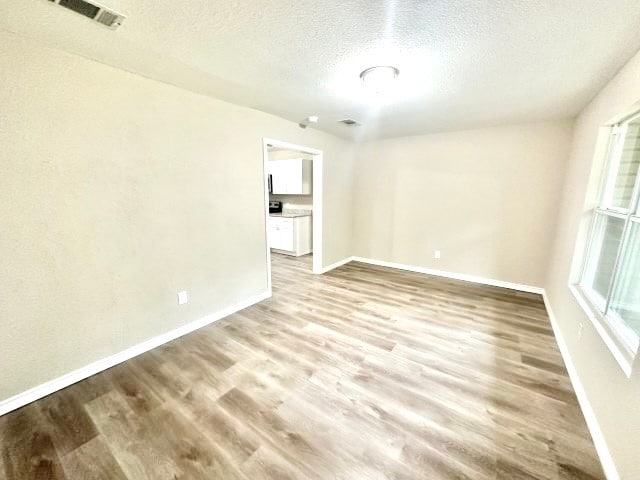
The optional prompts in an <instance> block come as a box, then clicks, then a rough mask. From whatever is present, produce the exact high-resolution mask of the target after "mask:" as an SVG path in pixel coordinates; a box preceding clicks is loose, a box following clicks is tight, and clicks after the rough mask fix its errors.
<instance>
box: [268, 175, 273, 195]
mask: <svg viewBox="0 0 640 480" xmlns="http://www.w3.org/2000/svg"><path fill="white" fill-rule="evenodd" d="M267 180H268V181H269V193H273V175H271V174H269V176H268V177H267Z"/></svg>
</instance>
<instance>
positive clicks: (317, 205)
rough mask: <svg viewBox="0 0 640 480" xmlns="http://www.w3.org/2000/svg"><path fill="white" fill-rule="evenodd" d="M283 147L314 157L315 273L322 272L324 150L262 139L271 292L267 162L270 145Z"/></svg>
mask: <svg viewBox="0 0 640 480" xmlns="http://www.w3.org/2000/svg"><path fill="white" fill-rule="evenodd" d="M270 146H271V147H277V148H283V149H287V150H293V151H296V152H300V153H306V154H308V155H311V156H312V157H313V161H312V164H311V165H312V168H313V179H312V182H311V185H312V187H311V188H312V190H311V192H312V195H313V213H312V216H311V218H312V220H313V237H312V238H313V273H316V274H320V273H322V256H323V255H322V253H323V249H322V193H323V192H322V190H323V189H322V184H323V182H322V181H323V177H322V172H323V154H322V150H317V149H315V148H310V147H303V146H301V145H296V144H293V143H289V142H283V141H282V140H275V139H273V138H266V137H264V138H263V139H262V176H263V179H264V182H263V186H264V215H265V216H264V233H265V244H266V254H267V286H268V290H269V293H271V249H270V248H269V239H268V238H267V235H268V226H267V222H268V221H269V178H268V176H267V162H268V161H269V151H268V148H269V147H270Z"/></svg>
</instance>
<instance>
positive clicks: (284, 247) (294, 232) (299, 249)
mask: <svg viewBox="0 0 640 480" xmlns="http://www.w3.org/2000/svg"><path fill="white" fill-rule="evenodd" d="M311 228H312V227H311V216H310V215H307V216H304V217H281V216H270V217H269V224H268V226H267V230H268V235H267V240H268V242H269V247H270V248H271V249H272V250H274V251H276V252H278V253H284V254H286V255H294V256H296V257H298V256H300V255H306V254H307V253H311V251H312V244H311V241H312V234H311Z"/></svg>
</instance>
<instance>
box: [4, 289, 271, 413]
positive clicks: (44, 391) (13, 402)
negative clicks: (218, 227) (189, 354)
mask: <svg viewBox="0 0 640 480" xmlns="http://www.w3.org/2000/svg"><path fill="white" fill-rule="evenodd" d="M269 297H271V292H269V291H266V292H262V293H260V294H258V295H254V296H252V297H249V298H247V299H246V300H243V301H241V302H237V303H234V304H233V305H230V306H228V307H226V308H223V309H222V310H218V311H217V312H214V313H211V314H209V315H207V316H205V317H202V318H199V319H198V320H195V321H193V322H191V323H188V324H186V325H183V326H182V327H178V328H176V329H175V330H171V331H170V332H167V333H163V334H162V335H159V336H157V337H153V338H151V339H149V340H146V341H144V342H142V343H139V344H137V345H134V346H133V347H129V348H127V349H126V350H123V351H121V352H118V353H116V354H114V355H110V356H108V357H106V358H103V359H101V360H98V361H96V362H93V363H91V364H89V365H86V366H84V367H82V368H79V369H77V370H74V371H72V372H69V373H66V374H64V375H62V376H61V377H58V378H55V379H53V380H50V381H48V382H45V383H43V384H41V385H38V386H37V387H33V388H31V389H29V390H27V391H25V392H22V393H19V394H17V395H14V396H13V397H9V398H7V399H6V400H2V401H0V415H4V414H5V413H8V412H10V411H12V410H15V409H17V408H20V407H23V406H24V405H27V404H29V403H31V402H33V401H35V400H38V399H39V398H42V397H46V396H47V395H50V394H51V393H53V392H56V391H58V390H61V389H63V388H65V387H68V386H69V385H72V384H74V383H76V382H79V381H80V380H84V379H85V378H87V377H90V376H91V375H95V374H96V373H99V372H102V371H103V370H106V369H108V368H111V367H113V366H115V365H117V364H119V363H122V362H125V361H127V360H129V359H130V358H133V357H136V356H138V355H140V354H142V353H144V352H147V351H149V350H151V349H154V348H156V347H159V346H160V345H163V344H165V343H167V342H170V341H171V340H175V339H176V338H178V337H182V336H183V335H186V334H187V333H191V332H193V331H194V330H198V329H199V328H202V327H204V326H206V325H209V324H210V323H213V322H215V321H216V320H220V319H221V318H224V317H227V316H229V315H231V314H232V313H235V312H238V311H240V310H242V309H244V308H247V307H250V306H251V305H253V304H256V303H258V302H261V301H262V300H265V299H266V298H269Z"/></svg>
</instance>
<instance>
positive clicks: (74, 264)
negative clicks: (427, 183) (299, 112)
mask: <svg viewBox="0 0 640 480" xmlns="http://www.w3.org/2000/svg"><path fill="white" fill-rule="evenodd" d="M0 84H1V85H2V88H1V89H0V112H2V113H1V118H0V145H2V148H1V149H0V165H1V170H2V174H1V175H0V225H1V230H2V232H1V233H0V252H1V253H2V261H1V262H0V263H1V264H2V268H1V269H0V292H2V293H1V294H0V331H1V332H2V348H0V365H2V375H0V401H2V400H4V399H6V398H8V397H10V396H12V395H14V394H17V393H20V392H23V391H25V390H27V389H29V388H30V387H34V386H36V385H39V384H40V383H43V382H45V381H48V380H51V379H54V378H56V377H58V376H60V375H63V374H65V373H68V372H70V371H72V370H74V369H77V368H80V367H83V366H85V365H87V364H89V363H91V362H94V361H96V360H98V359H101V358H104V357H106V356H109V355H111V354H114V353H117V352H119V351H122V350H124V349H125V348H127V347H130V346H132V345H135V344H138V343H140V342H142V341H145V340H147V339H149V338H152V337H155V336H157V335H160V334H162V333H165V332H167V331H170V330H172V329H175V328H177V327H179V326H182V325H184V324H187V323H189V322H191V321H194V320H196V319H199V318H201V317H203V316H205V315H207V314H211V313H213V312H216V311H218V310H220V309H223V308H225V307H227V306H229V305H231V304H234V303H236V302H239V301H242V300H245V299H247V298H249V297H251V296H253V295H256V294H260V293H262V292H264V291H265V290H266V288H267V278H266V271H267V265H266V234H265V223H264V222H265V218H264V215H265V212H264V208H265V206H264V189H263V159H262V154H263V150H262V138H263V137H269V138H274V139H278V140H283V141H287V142H291V143H296V144H299V145H304V146H308V147H312V148H316V149H321V150H323V152H324V162H325V168H324V189H325V195H324V205H323V210H324V222H325V224H324V251H323V259H324V263H325V265H329V264H331V263H333V262H335V261H337V260H340V259H342V258H344V257H347V256H349V255H350V254H351V249H350V247H351V244H350V235H351V221H352V218H351V188H350V187H351V180H352V169H353V163H354V161H353V146H352V145H351V144H350V143H348V142H346V141H343V140H341V139H338V138H336V137H334V136H331V135H328V134H325V133H322V132H319V131H317V130H313V129H311V128H307V129H306V130H302V129H300V128H299V127H298V126H297V124H295V123H292V122H289V121H286V120H283V119H280V118H278V117H275V116H272V115H268V114H265V113H262V112H258V111H255V110H251V109H248V108H242V107H238V106H234V105H231V104H228V103H225V102H221V101H217V100H214V99H211V98H209V97H204V96H200V95H197V94H193V93H190V92H188V91H185V90H181V89H179V88H175V87H173V86H170V85H166V84H163V83H158V82H155V81H152V80H149V79H145V78H143V77H140V76H136V75H133V74H130V73H126V72H124V71H121V70H117V69H114V68H111V67H108V66H105V65H102V64H99V63H96V62H93V61H90V60H87V59H84V58H82V57H78V56H73V55H70V54H66V53H63V52H61V51H58V50H53V49H49V48H46V47H44V46H43V45H41V44H38V43H35V42H33V41H31V40H28V39H25V38H22V37H19V36H16V35H14V34H11V33H8V32H4V31H0ZM328 225H330V228H328ZM180 290H187V291H188V292H189V296H190V300H189V303H188V304H186V305H182V306H178V304H177V297H176V294H177V292H178V291H180Z"/></svg>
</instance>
